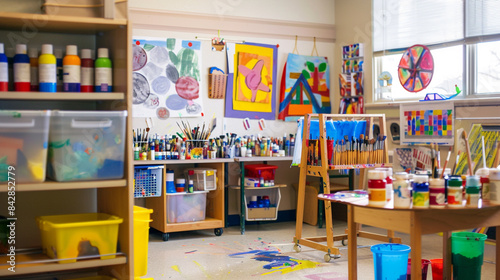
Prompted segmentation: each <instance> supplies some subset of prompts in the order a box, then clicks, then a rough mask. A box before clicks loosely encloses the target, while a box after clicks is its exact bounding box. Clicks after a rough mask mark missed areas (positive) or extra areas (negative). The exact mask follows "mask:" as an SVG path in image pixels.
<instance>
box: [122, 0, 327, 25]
mask: <svg viewBox="0 0 500 280" xmlns="http://www.w3.org/2000/svg"><path fill="white" fill-rule="evenodd" d="M334 3H335V1H333V0H308V1H303V0H251V1H248V0H208V1H207V0H184V1H173V0H147V1H144V0H129V8H141V9H154V10H168V11H176V12H188V13H202V14H209V15H218V16H224V15H227V16H236V17H250V18H262V19H271V20H290V21H300V22H314V23H326V24H334V23H335V20H334V15H333V14H334V10H333V9H334Z"/></svg>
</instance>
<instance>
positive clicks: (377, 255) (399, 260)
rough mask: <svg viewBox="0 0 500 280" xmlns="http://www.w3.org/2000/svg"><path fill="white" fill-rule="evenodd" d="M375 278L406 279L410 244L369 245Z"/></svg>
mask: <svg viewBox="0 0 500 280" xmlns="http://www.w3.org/2000/svg"><path fill="white" fill-rule="evenodd" d="M371 250H372V252H373V265H374V267H375V280H406V268H407V266H408V255H409V254H410V251H411V249H410V246H407V245H403V244H392V243H389V244H378V245H373V246H372V247H371Z"/></svg>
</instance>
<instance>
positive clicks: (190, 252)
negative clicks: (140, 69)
mask: <svg viewBox="0 0 500 280" xmlns="http://www.w3.org/2000/svg"><path fill="white" fill-rule="evenodd" d="M196 251H198V250H193V251H189V252H185V253H184V254H192V253H194V252H196Z"/></svg>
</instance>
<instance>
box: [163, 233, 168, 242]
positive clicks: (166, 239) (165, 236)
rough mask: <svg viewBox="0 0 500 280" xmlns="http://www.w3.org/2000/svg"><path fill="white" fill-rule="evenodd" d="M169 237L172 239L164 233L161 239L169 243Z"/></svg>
mask: <svg viewBox="0 0 500 280" xmlns="http://www.w3.org/2000/svg"><path fill="white" fill-rule="evenodd" d="M169 237H170V234H168V233H164V234H162V235H161V239H163V241H168V238H169Z"/></svg>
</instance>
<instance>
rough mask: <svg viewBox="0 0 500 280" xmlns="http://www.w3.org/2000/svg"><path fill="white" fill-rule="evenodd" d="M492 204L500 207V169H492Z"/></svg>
mask: <svg viewBox="0 0 500 280" xmlns="http://www.w3.org/2000/svg"><path fill="white" fill-rule="evenodd" d="M489 173H490V176H489V178H490V204H494V205H500V169H497V168H492V169H490V172H489Z"/></svg>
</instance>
